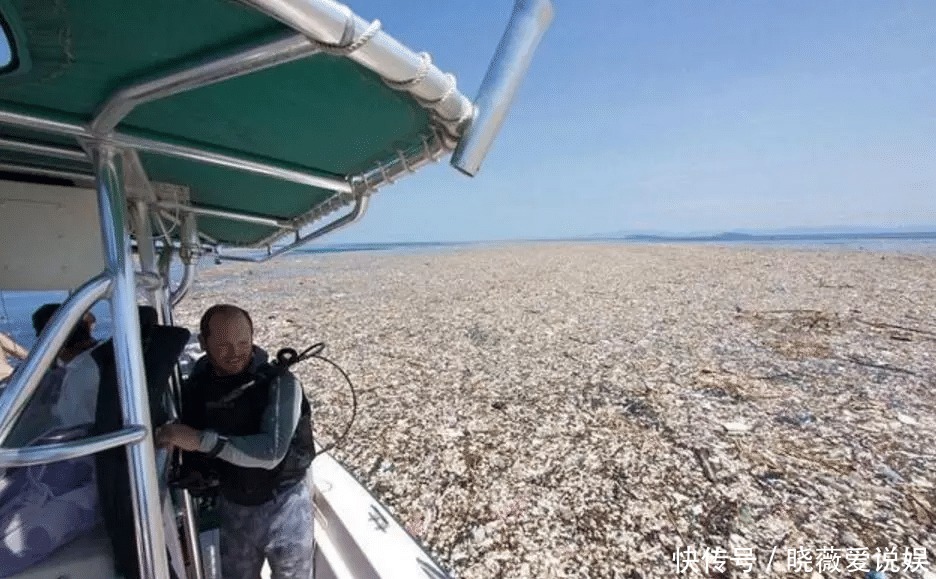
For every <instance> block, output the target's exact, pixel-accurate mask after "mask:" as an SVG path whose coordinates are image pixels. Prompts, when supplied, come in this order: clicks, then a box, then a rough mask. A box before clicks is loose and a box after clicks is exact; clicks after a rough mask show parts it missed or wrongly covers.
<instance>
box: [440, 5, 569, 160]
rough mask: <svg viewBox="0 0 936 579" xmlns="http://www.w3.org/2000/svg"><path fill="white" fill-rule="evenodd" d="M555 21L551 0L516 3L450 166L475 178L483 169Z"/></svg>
mask: <svg viewBox="0 0 936 579" xmlns="http://www.w3.org/2000/svg"><path fill="white" fill-rule="evenodd" d="M552 18H553V7H552V2H551V0H516V3H515V4H514V10H513V14H512V15H511V17H510V22H509V23H508V24H507V29H506V30H505V31H504V36H503V37H501V41H500V44H498V45H497V50H496V51H495V53H494V58H493V59H492V60H491V64H490V66H489V67H488V71H487V74H486V75H485V76H484V80H483V81H482V82H481V88H480V89H478V96H477V97H476V98H475V107H476V109H475V110H476V114H475V118H474V119H473V120H472V121H471V124H470V125H469V126H468V128H467V130H466V131H465V134H464V135H463V136H462V138H461V140H460V141H459V142H458V146H457V147H455V152H454V154H453V155H452V160H451V165H452V166H453V167H455V168H456V169H458V170H459V171H461V172H462V173H464V174H466V175H468V176H469V177H474V176H475V175H476V174H477V173H478V171H479V170H480V169H481V162H482V161H483V160H484V157H485V156H486V155H487V153H488V151H489V150H490V149H491V146H492V145H493V144H494V138H495V137H496V136H497V133H498V132H499V131H500V128H501V125H502V124H503V122H504V117H505V116H506V115H507V110H508V109H510V105H511V103H512V102H513V100H514V97H516V96H517V91H518V90H519V88H520V82H521V81H522V80H523V77H524V76H525V75H526V72H527V69H528V68H529V67H530V61H531V60H532V59H533V52H534V51H535V50H536V46H537V45H538V44H539V42H540V39H541V38H542V37H543V34H544V33H545V32H546V29H547V28H549V24H550V22H552Z"/></svg>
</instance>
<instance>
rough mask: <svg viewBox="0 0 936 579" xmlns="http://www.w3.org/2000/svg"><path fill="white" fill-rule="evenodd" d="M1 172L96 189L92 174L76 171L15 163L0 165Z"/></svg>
mask: <svg viewBox="0 0 936 579" xmlns="http://www.w3.org/2000/svg"><path fill="white" fill-rule="evenodd" d="M0 171H7V172H9V173H20V174H22V175H42V176H44V177H57V178H59V179H69V180H71V181H74V182H75V184H76V185H83V186H87V187H89V188H90V187H94V175H91V174H90V173H78V172H75V171H60V170H59V169H49V168H46V167H34V166H32V165H18V164H15V163H0Z"/></svg>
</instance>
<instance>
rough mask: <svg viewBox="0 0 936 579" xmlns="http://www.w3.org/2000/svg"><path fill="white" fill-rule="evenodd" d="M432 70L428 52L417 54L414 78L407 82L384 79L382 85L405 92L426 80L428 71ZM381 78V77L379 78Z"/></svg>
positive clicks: (430, 57)
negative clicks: (416, 67) (417, 63)
mask: <svg viewBox="0 0 936 579" xmlns="http://www.w3.org/2000/svg"><path fill="white" fill-rule="evenodd" d="M431 69H432V56H431V55H430V54H429V53H428V52H420V53H419V70H418V71H417V72H416V76H414V77H413V78H410V79H407V80H391V79H389V78H384V79H383V81H384V83H385V84H386V85H387V86H389V87H390V88H392V89H396V90H407V89H411V88H413V87H414V86H416V85H418V84H419V83H421V82H422V81H424V80H426V77H427V76H429V71H430V70H431ZM381 78H383V77H381Z"/></svg>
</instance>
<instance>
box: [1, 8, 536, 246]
mask: <svg viewBox="0 0 936 579" xmlns="http://www.w3.org/2000/svg"><path fill="white" fill-rule="evenodd" d="M537 4H542V5H543V6H544V7H545V8H543V9H542V10H540V12H541V13H542V14H539V16H538V19H539V20H540V21H541V22H540V24H542V26H541V28H542V29H545V25H547V24H548V21H549V19H550V18H551V6H550V5H549V3H548V2H546V3H541V2H538V3H537ZM527 12H530V10H527ZM0 20H2V24H3V28H4V31H5V33H6V34H7V36H8V37H9V41H10V46H11V54H12V58H11V66H9V67H6V68H5V69H3V70H2V71H0V171H3V172H4V173H3V175H6V174H7V173H9V172H14V173H23V172H26V173H30V174H42V175H45V176H46V177H47V178H51V179H62V180H65V183H66V184H67V183H71V184H76V185H84V186H86V187H87V186H90V185H92V183H93V169H92V160H91V158H90V155H89V153H88V151H90V150H91V149H92V148H93V143H94V142H96V141H102V140H103V141H107V142H109V143H113V144H114V145H116V146H117V147H118V148H119V149H120V150H121V151H122V152H123V153H124V161H123V162H124V171H125V172H126V173H129V174H133V176H136V177H138V178H137V179H136V180H135V182H136V184H137V185H138V186H137V187H134V186H133V183H134V180H133V179H130V178H128V187H127V196H128V198H129V199H131V200H132V199H134V198H140V199H144V200H145V201H146V202H147V203H149V204H150V205H151V206H152V209H155V210H156V211H157V218H160V217H162V218H166V219H169V220H171V219H173V218H175V219H176V221H178V218H179V211H180V209H184V210H186V211H191V212H193V213H195V214H196V215H198V219H197V231H198V235H199V236H200V238H201V241H202V242H204V243H209V244H213V245H219V244H223V245H229V246H240V247H263V246H267V247H268V246H269V245H270V244H271V243H272V242H273V241H275V240H277V239H279V238H281V237H283V236H284V235H288V234H295V235H296V237H297V239H298V238H300V235H299V230H300V229H301V228H302V227H304V226H306V225H307V224H309V223H312V222H314V221H316V220H318V219H320V218H322V217H324V216H325V215H327V214H329V213H331V212H334V211H336V210H337V209H339V208H341V207H344V206H351V205H354V206H355V212H356V213H357V214H360V212H361V211H362V210H363V208H364V207H366V196H367V195H369V194H370V193H372V192H373V191H374V190H376V188H377V187H379V186H380V185H382V184H384V183H386V182H390V181H393V180H394V179H395V178H397V177H399V176H401V175H402V174H404V173H407V172H412V171H414V170H416V169H418V168H419V167H421V166H422V165H424V164H426V163H428V162H431V161H434V160H437V159H438V158H439V157H441V156H443V155H444V154H446V153H448V152H450V151H452V150H453V149H455V148H456V146H458V145H459V142H460V140H461V139H462V137H463V136H464V135H465V133H466V131H468V130H469V129H470V128H471V125H472V123H473V121H474V120H476V119H475V117H476V113H477V109H476V107H475V105H474V104H473V103H472V102H471V101H470V100H468V99H467V98H466V97H465V96H464V95H463V94H461V93H460V92H459V90H458V88H457V85H456V82H455V77H454V76H453V75H451V74H445V73H443V72H442V71H440V70H439V69H437V68H436V67H435V66H434V65H433V64H432V60H431V57H430V56H429V55H428V54H426V53H416V52H413V51H411V50H410V49H408V48H406V47H405V46H403V45H402V44H400V43H399V42H397V41H396V40H394V39H393V38H392V37H391V36H389V35H388V34H387V33H386V32H384V31H383V30H382V29H381V26H380V22H379V21H376V20H374V21H365V20H363V19H361V18H360V17H358V16H356V15H354V14H353V13H352V12H351V11H350V10H349V9H348V8H347V7H345V6H343V5H341V4H337V3H335V2H331V1H326V0H297V1H293V2H288V1H287V2H282V1H273V0H245V1H243V2H233V1H229V0H199V1H198V2H190V1H188V0H134V1H133V2H126V1H124V0H83V1H81V2H75V1H67V0H65V1H63V0H0ZM284 22H288V23H289V25H287V24H285V23H284ZM540 34H541V31H540ZM526 36H527V37H529V36H530V33H529V31H527V32H526ZM534 36H535V41H534V42H532V43H530V38H527V39H526V43H527V44H530V47H529V51H528V52H529V53H530V54H532V49H533V48H534V47H535V43H536V41H538V39H539V34H534ZM503 43H504V41H502V44H503ZM527 61H528V58H527ZM516 64H517V63H514V66H513V68H517V66H516ZM519 64H521V65H522V66H521V68H523V69H525V68H526V64H528V62H527V63H519ZM514 72H516V73H517V74H515V75H514V76H516V77H517V82H519V77H520V75H521V73H522V72H523V71H522V70H520V71H514ZM499 76H501V77H503V76H504V72H503V71H500V73H499ZM501 80H502V79H501ZM486 81H487V79H486ZM489 84H490V83H489ZM500 85H501V89H503V85H504V83H503V82H501V83H500ZM508 88H509V87H508ZM489 92H490V91H489ZM501 92H503V90H501ZM497 96H498V97H503V95H497ZM501 100H504V99H503V98H501ZM508 100H509V99H508ZM495 112H496V111H495ZM486 124H487V125H491V123H490V122H488V123H486ZM494 124H499V119H498V122H497V123H494ZM492 138H493V137H492ZM474 170H476V168H475V169H469V170H467V171H465V172H468V173H473V171H474ZM59 184H61V183H59ZM89 229H90V228H89Z"/></svg>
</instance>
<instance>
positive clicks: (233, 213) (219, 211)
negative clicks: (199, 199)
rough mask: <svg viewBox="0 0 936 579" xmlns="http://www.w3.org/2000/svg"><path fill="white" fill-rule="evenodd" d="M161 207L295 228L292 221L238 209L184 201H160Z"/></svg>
mask: <svg viewBox="0 0 936 579" xmlns="http://www.w3.org/2000/svg"><path fill="white" fill-rule="evenodd" d="M157 206H158V207H159V208H160V209H165V210H167V211H184V212H187V213H193V214H195V215H204V216H206V217H219V218H221V219H228V220H231V221H242V222H244V223H253V224H256V225H266V226H267V227H276V228H277V229H286V230H292V229H295V225H293V223H292V221H284V220H282V219H275V218H273V217H263V216H261V215H250V214H247V213H238V212H236V211H227V210H225V209H213V208H210V207H199V206H197V205H185V204H183V203H172V202H167V201H164V202H160V203H159V204H158V205H157Z"/></svg>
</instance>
